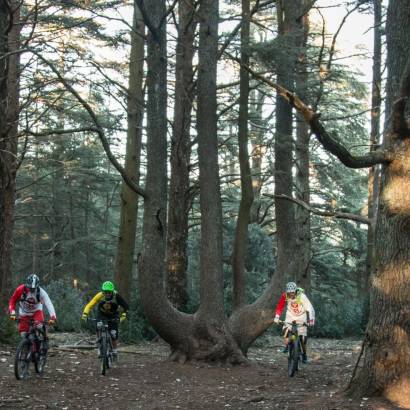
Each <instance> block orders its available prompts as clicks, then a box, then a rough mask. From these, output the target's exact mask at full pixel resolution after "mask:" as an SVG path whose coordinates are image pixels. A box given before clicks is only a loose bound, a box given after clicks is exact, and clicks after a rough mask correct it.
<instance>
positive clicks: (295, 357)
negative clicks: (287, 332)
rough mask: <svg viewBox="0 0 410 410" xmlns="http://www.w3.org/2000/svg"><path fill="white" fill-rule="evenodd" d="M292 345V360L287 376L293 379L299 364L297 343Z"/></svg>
mask: <svg viewBox="0 0 410 410" xmlns="http://www.w3.org/2000/svg"><path fill="white" fill-rule="evenodd" d="M292 344H293V351H292V360H291V368H290V372H289V376H290V377H293V376H294V375H295V373H296V372H297V370H298V364H299V354H300V352H299V343H297V342H294V343H292Z"/></svg>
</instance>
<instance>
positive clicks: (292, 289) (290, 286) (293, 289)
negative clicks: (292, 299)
mask: <svg viewBox="0 0 410 410" xmlns="http://www.w3.org/2000/svg"><path fill="white" fill-rule="evenodd" d="M297 288H298V287H297V285H296V283H295V282H288V283H287V284H286V293H289V292H296V290H297Z"/></svg>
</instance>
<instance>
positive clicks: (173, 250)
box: [167, 0, 196, 310]
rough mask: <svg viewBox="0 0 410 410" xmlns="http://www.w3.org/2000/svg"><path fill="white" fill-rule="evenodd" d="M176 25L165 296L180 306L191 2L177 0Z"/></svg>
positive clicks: (184, 297)
mask: <svg viewBox="0 0 410 410" xmlns="http://www.w3.org/2000/svg"><path fill="white" fill-rule="evenodd" d="M178 7H179V8H178V14H179V26H178V40H177V49H176V67H175V106H174V124H173V137H172V140H171V180H170V186H169V205H168V237H167V266H168V296H169V299H170V301H171V303H172V304H173V305H174V306H175V307H177V308H178V309H180V310H181V309H182V310H184V308H185V307H186V305H187V303H188V290H187V276H186V275H187V272H186V271H187V267H188V256H187V241H188V213H189V209H190V206H191V194H190V192H189V169H190V157H191V145H192V143H191V138H190V128H191V114H192V102H193V98H194V94H195V92H194V78H193V77H194V70H193V65H192V61H193V57H194V38H195V27H196V23H195V3H194V1H193V0H184V1H181V2H179V6H178Z"/></svg>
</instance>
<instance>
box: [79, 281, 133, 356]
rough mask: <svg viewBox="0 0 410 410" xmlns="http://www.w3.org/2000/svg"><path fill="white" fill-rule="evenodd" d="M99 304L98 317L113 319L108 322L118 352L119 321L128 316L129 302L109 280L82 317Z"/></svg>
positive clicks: (85, 317)
mask: <svg viewBox="0 0 410 410" xmlns="http://www.w3.org/2000/svg"><path fill="white" fill-rule="evenodd" d="M96 305H97V319H106V320H111V321H110V322H108V331H109V332H110V335H111V339H112V346H113V353H114V354H117V345H118V321H115V319H119V321H120V322H123V321H124V320H125V319H126V317H127V311H128V304H127V302H126V301H125V300H124V298H123V297H122V296H121V295H120V294H119V293H118V292H117V291H116V290H115V286H114V284H113V283H112V282H111V281H109V280H107V281H105V282H104V283H103V284H102V286H101V291H100V292H98V293H97V294H96V295H95V296H94V297H93V298H92V299H91V300H90V302H88V304H87V305H86V306H85V308H84V312H83V315H82V317H81V319H83V320H86V319H87V318H88V315H89V314H90V311H91V310H92V309H93V308H94V306H96Z"/></svg>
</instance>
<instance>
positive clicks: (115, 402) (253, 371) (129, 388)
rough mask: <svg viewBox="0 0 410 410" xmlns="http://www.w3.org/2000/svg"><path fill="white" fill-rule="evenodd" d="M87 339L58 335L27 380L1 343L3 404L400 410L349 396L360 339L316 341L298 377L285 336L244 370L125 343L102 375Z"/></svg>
mask: <svg viewBox="0 0 410 410" xmlns="http://www.w3.org/2000/svg"><path fill="white" fill-rule="evenodd" d="M84 337H85V336H84V335H70V334H61V333H60V334H58V333H55V334H52V335H50V339H51V345H52V347H51V348H50V351H49V358H48V362H47V366H46V369H45V371H44V374H43V375H41V376H39V375H37V374H36V373H35V372H34V368H32V369H31V372H30V376H29V378H28V379H27V380H24V381H17V380H16V379H15V377H14V369H13V363H14V348H13V347H10V346H5V345H0V409H20V408H26V409H27V408H28V409H34V408H35V409H42V408H43V409H59V410H69V409H112V410H116V409H192V410H197V409H198V410H201V409H209V410H211V409H276V408H277V409H280V410H285V409H289V410H293V409H298V410H300V409H308V410H321V409H323V410H331V409H335V410H336V409H372V410H387V409H397V408H398V407H395V406H393V405H392V404H389V403H386V402H385V401H383V400H378V399H369V398H366V397H363V398H362V399H361V400H359V401H352V400H351V399H348V398H346V397H345V396H343V394H342V389H343V388H344V387H345V386H346V385H347V383H348V381H349V378H350V375H351V372H352V370H353V368H354V366H355V362H356V359H357V356H358V354H359V351H360V341H353V340H339V341H337V340H327V339H311V340H310V341H309V343H310V352H309V353H310V354H309V363H308V364H307V365H303V366H302V368H301V369H300V371H299V372H298V373H297V375H296V376H295V377H293V378H289V377H288V376H287V368H286V366H287V360H286V355H285V354H283V353H281V340H280V338H279V337H273V338H271V339H269V342H267V343H266V345H264V346H263V347H254V348H252V349H251V350H250V352H249V359H250V365H249V366H236V367H230V366H217V365H208V364H205V363H197V362H195V363H188V364H177V363H171V362H169V361H167V357H168V348H167V346H166V345H165V344H163V343H160V342H158V343H146V344H141V345H122V346H121V349H119V350H120V351H121V350H122V351H121V353H120V357H119V361H118V363H116V365H115V367H114V368H112V369H110V370H108V371H107V375H106V376H101V375H100V374H99V364H98V360H97V352H96V350H79V349H73V348H67V347H64V346H67V344H69V345H71V346H72V345H75V344H76V343H77V344H78V345H84V343H85V342H86V343H87V342H88V341H89V340H88V337H86V340H85V339H84ZM81 338H82V339H81ZM90 343H91V342H90ZM90 347H91V345H90Z"/></svg>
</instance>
